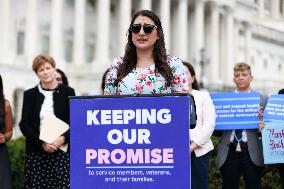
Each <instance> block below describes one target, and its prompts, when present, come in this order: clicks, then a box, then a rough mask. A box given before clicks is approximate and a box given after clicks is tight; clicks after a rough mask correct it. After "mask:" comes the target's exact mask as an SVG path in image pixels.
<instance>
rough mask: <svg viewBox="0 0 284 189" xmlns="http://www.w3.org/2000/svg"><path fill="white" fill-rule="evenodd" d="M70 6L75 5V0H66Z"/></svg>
mask: <svg viewBox="0 0 284 189" xmlns="http://www.w3.org/2000/svg"><path fill="white" fill-rule="evenodd" d="M65 2H66V4H67V5H68V6H74V3H75V0H65Z"/></svg>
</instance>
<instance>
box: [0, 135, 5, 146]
mask: <svg viewBox="0 0 284 189" xmlns="http://www.w3.org/2000/svg"><path fill="white" fill-rule="evenodd" d="M5 142H6V137H5V135H4V134H2V133H0V144H4V143H5Z"/></svg>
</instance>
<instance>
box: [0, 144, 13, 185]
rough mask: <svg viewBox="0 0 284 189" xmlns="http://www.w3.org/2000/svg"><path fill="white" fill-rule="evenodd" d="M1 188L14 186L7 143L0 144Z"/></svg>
mask: <svg viewBox="0 0 284 189" xmlns="http://www.w3.org/2000/svg"><path fill="white" fill-rule="evenodd" d="M0 188H3V189H4V188H5V189H11V188H12V179H11V170H10V162H9V156H8V150H7V147H6V144H0Z"/></svg>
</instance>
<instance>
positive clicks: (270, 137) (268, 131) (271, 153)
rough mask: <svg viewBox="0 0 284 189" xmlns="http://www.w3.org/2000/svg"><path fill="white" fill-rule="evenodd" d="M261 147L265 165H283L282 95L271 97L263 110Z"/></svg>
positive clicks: (283, 119)
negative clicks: (263, 124) (263, 123)
mask: <svg viewBox="0 0 284 189" xmlns="http://www.w3.org/2000/svg"><path fill="white" fill-rule="evenodd" d="M263 120H264V121H265V126H264V128H263V129H262V146H263V157H264V163H265V164H274V163H284V95H283V94H279V95H277V94H275V95H271V96H270V97H269V99H268V102H267V104H266V107H265V110H264V116H263Z"/></svg>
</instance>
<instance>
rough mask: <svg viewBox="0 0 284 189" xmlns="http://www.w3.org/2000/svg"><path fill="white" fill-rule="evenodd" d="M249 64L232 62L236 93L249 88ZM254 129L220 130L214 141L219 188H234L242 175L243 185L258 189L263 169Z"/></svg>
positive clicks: (250, 90) (260, 144) (259, 140)
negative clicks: (217, 140)
mask: <svg viewBox="0 0 284 189" xmlns="http://www.w3.org/2000/svg"><path fill="white" fill-rule="evenodd" d="M252 80H253V76H252V74H251V68H250V66H249V65H248V64H246V63H237V64H236V65H235V66H234V77H233V81H234V83H235V85H236V90H235V92H236V93H249V92H253V90H252V89H251V86H250V83H251V82H252ZM263 104H264V98H262V99H261V104H260V112H259V117H261V115H262V112H263V106H264V105H263ZM260 138H261V137H260V131H259V130H258V129H249V130H243V129H237V130H226V131H223V132H222V141H221V143H220V144H219V145H218V153H217V166H218V168H219V169H220V171H221V174H222V177H223V186H222V188H223V189H238V188H239V182H240V177H241V175H243V178H244V181H245V185H246V188H249V189H254V188H255V189H260V188H261V174H262V170H263V153H262V143H261V139H260Z"/></svg>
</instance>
